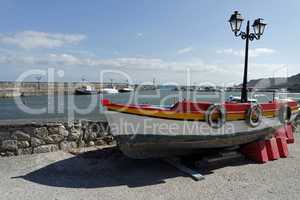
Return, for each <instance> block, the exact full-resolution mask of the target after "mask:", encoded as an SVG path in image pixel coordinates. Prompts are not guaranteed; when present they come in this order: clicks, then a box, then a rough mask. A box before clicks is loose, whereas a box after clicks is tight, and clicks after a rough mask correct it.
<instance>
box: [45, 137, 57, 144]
mask: <svg viewBox="0 0 300 200" xmlns="http://www.w3.org/2000/svg"><path fill="white" fill-rule="evenodd" d="M44 141H45V142H46V144H54V143H55V142H54V140H53V139H52V138H51V137H50V136H47V137H45V138H44Z"/></svg>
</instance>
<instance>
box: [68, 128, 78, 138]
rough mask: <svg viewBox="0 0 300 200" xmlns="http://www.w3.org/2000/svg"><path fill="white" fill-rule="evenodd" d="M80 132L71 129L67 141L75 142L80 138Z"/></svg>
mask: <svg viewBox="0 0 300 200" xmlns="http://www.w3.org/2000/svg"><path fill="white" fill-rule="evenodd" d="M80 135H81V133H80V131H78V130H77V129H72V130H71V132H70V133H69V136H68V140H69V141H77V140H78V139H79V138H80Z"/></svg>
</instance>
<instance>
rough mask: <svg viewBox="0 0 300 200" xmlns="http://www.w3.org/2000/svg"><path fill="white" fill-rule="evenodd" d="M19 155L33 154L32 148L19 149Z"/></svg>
mask: <svg viewBox="0 0 300 200" xmlns="http://www.w3.org/2000/svg"><path fill="white" fill-rule="evenodd" d="M17 153H18V155H29V154H32V149H31V148H26V149H18V152H17Z"/></svg>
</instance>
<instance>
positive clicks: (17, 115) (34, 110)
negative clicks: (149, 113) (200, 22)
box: [0, 90, 300, 121]
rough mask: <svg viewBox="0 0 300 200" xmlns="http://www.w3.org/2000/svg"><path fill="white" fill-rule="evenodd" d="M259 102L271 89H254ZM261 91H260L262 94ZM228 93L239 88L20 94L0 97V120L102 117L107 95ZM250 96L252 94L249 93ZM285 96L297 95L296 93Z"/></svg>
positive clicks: (204, 96)
mask: <svg viewBox="0 0 300 200" xmlns="http://www.w3.org/2000/svg"><path fill="white" fill-rule="evenodd" d="M257 94H258V95H257V96H256V98H257V100H258V102H264V101H269V100H272V98H273V97H274V95H273V93H257ZM261 94H263V95H261ZM230 95H233V96H239V95H240V93H239V92H226V93H220V92H187V91H185V92H181V91H172V90H149V91H141V92H133V93H119V94H103V95H100V94H98V95H90V96H89V95H79V96H75V95H64V96H27V97H19V98H0V120H10V121H12V120H68V119H69V118H70V117H71V118H73V119H90V120H105V115H104V111H105V110H104V108H103V107H102V105H101V103H100V102H101V99H103V98H107V99H110V100H111V101H112V102H117V103H135V104H152V105H157V106H171V105H172V104H174V103H176V102H177V101H178V100H183V99H187V100H192V101H211V102H216V103H218V102H222V101H224V100H225V99H227V98H228V97H229V96H230ZM249 96H250V97H252V96H251V94H249ZM285 96H288V97H292V98H295V99H299V98H300V95H299V94H292V93H289V94H286V95H285Z"/></svg>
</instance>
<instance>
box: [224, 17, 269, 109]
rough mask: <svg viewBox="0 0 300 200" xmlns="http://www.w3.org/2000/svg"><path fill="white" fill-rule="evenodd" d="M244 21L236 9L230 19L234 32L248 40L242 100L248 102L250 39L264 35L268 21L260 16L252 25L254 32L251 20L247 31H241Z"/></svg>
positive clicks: (257, 38)
mask: <svg viewBox="0 0 300 200" xmlns="http://www.w3.org/2000/svg"><path fill="white" fill-rule="evenodd" d="M243 21H244V18H243V16H242V15H241V14H240V13H239V12H238V11H235V12H234V13H233V14H232V15H231V17H230V19H229V23H230V27H231V30H232V32H234V35H235V36H236V37H239V36H241V38H242V39H243V40H246V48H245V66H244V78H243V87H242V94H241V102H242V103H246V102H248V97H247V82H248V80H247V79H248V78H247V76H248V51H249V41H253V40H254V39H256V40H259V39H260V37H261V36H262V35H263V33H264V30H265V27H266V25H267V24H266V23H265V22H264V21H263V19H262V18H258V19H256V20H255V21H254V23H253V25H252V27H253V30H254V33H251V32H250V21H247V27H246V32H243V31H241V27H242V23H243Z"/></svg>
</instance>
